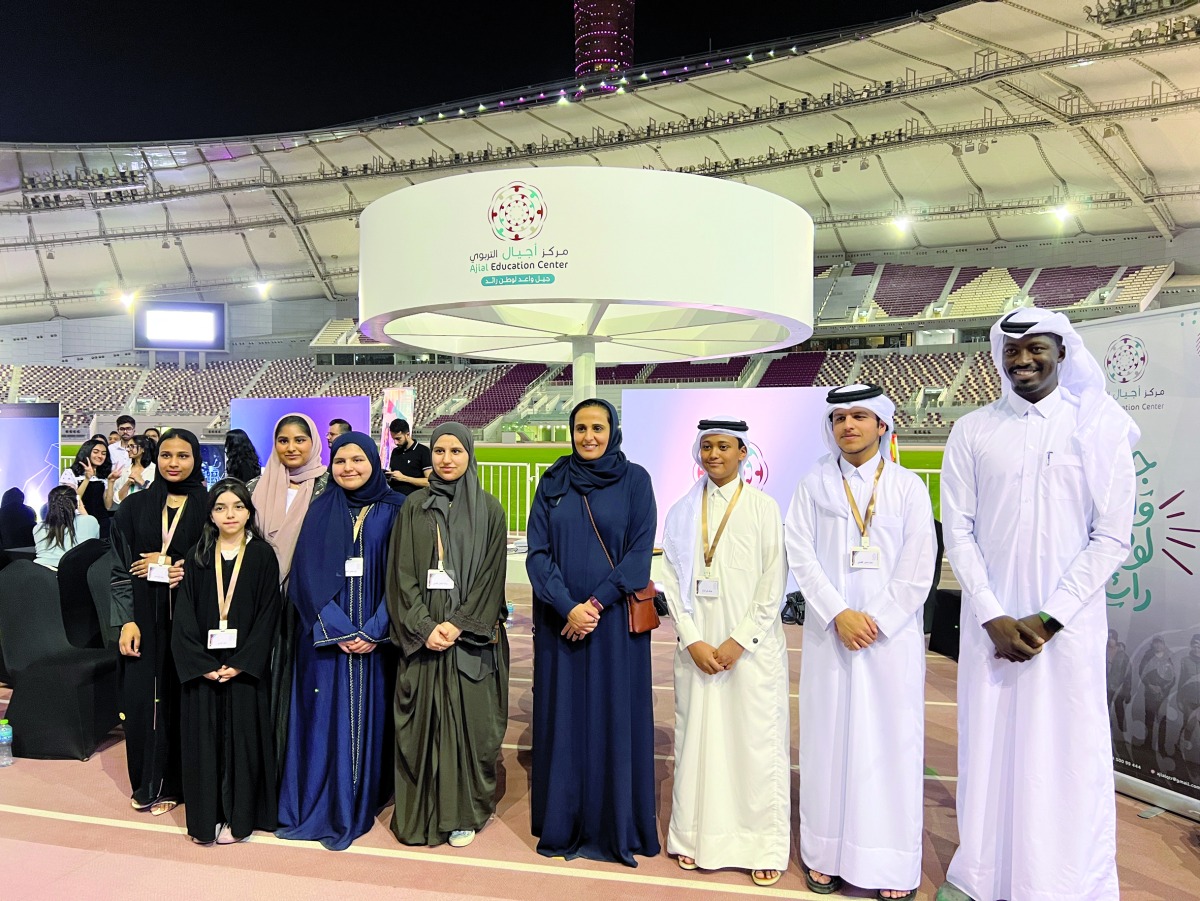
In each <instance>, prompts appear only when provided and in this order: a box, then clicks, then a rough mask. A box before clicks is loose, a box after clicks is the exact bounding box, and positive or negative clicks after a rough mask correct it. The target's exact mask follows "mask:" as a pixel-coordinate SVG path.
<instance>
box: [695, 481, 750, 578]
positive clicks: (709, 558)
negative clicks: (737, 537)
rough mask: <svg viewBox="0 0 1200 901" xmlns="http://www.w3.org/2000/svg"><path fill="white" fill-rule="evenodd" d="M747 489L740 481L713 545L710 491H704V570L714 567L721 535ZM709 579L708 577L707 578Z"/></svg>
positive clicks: (718, 527)
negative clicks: (709, 535)
mask: <svg viewBox="0 0 1200 901" xmlns="http://www.w3.org/2000/svg"><path fill="white" fill-rule="evenodd" d="M745 487H746V483H745V482H743V481H742V480H741V479H738V486H737V491H735V492H734V493H733V500H731V501H730V502H729V506H728V507H726V508H725V515H724V516H722V517H721V524H720V525H719V526H717V534H716V535H714V536H713V540H712V544H709V543H708V490H707V488H706V489H705V491H704V505H703V506H702V507H701V508H700V528H701V530H702V531H701V535H702V537H703V539H704V568H705V569H706V570H707V569H709V568H711V567H712V562H713V556H714V555H715V554H716V553H717V542H718V541H720V540H721V535H722V534H724V532H725V524H726V523H728V522H729V514H730V513H732V512H733V508H734V507H736V506H737V502H738V498H739V497H741V496H742V489H743V488H745ZM705 578H707V576H706V577H705Z"/></svg>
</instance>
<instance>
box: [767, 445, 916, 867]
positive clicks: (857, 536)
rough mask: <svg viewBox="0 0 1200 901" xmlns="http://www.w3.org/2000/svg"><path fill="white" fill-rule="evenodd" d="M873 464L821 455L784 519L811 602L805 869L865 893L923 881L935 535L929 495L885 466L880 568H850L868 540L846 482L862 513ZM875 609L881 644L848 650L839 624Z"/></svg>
mask: <svg viewBox="0 0 1200 901" xmlns="http://www.w3.org/2000/svg"><path fill="white" fill-rule="evenodd" d="M878 466H879V455H878V454H876V455H875V457H873V458H872V459H871V460H870V461H868V462H866V463H864V464H863V465H862V466H859V467H857V468H855V467H854V466H852V465H851V464H849V463H846V462H844V461H843V460H842V459H841V457H836V458H835V457H834V456H833V455H826V456H824V457H822V458H821V460H820V461H819V462H818V463H817V465H816V467H815V468H814V469H813V470H811V471H810V472H809V473H808V474H807V475H806V476H805V477H804V479H802V480H801V482H800V485H799V486H798V487H797V489H796V494H795V497H794V498H793V499H792V504H791V507H790V508H789V509H788V515H787V519H786V521H785V523H784V535H785V544H786V548H787V559H788V567H789V568H790V569H791V572H792V575H793V576H794V577H795V579H796V583H797V584H798V585H799V586H800V590H801V592H802V593H803V594H804V600H805V620H804V652H803V654H802V655H801V660H800V853H801V856H802V858H803V861H804V865H805V866H807V867H809V868H811V869H813V870H816V871H818V872H820V873H826V874H828V875H831V876H840V877H842V879H844V880H846V881H847V882H849V883H851V884H853V885H857V886H861V887H863V888H877V889H899V890H905V889H911V888H916V886H917V885H919V884H920V881H921V828H922V823H923V802H924V769H923V762H924V750H925V749H924V738H925V704H924V702H925V639H924V634H923V632H922V606H923V604H924V603H925V599H926V598H927V597H928V595H929V586H930V584H931V583H932V581H933V576H934V573H933V568H934V557H935V549H936V544H937V542H936V538H935V536H934V529H933V509H932V506H931V504H930V502H929V491H928V489H927V488H926V487H925V484H924V482H922V481H921V479H920V478H919V477H917V476H916V475H914V474H913V473H911V472H909V471H908V470H907V469H904V468H903V467H901V466H899V465H896V464H893V463H891V462H888V463H886V464H885V465H884V469H883V473H882V475H881V477H880V479H879V489H878V496H877V500H876V507H875V515H874V518H873V519H872V520H871V523H870V526H869V528H868V537H869V539H870V546H871V547H872V548H878V549H879V553H880V568H879V569H851V568H850V549H851V548H852V547H857V546H859V545H860V544H862V536H861V533H860V532H859V529H858V525H857V523H856V522H855V520H854V517H853V516H852V515H851V513H850V504H849V501H848V500H847V498H846V491H845V488H844V487H843V485H842V477H843V473H844V474H845V476H846V480H847V482H848V483H849V484H850V489H851V491H852V492H853V494H854V499H855V502H856V503H857V504H858V508H859V511H860V513H861V514H862V515H863V516H865V515H866V511H867V505H868V503H869V499H870V496H871V488H872V484H873V483H874V480H875V471H876V468H877V467H878ZM847 609H851V610H860V611H863V612H865V613H869V614H870V615H871V617H872V618H873V619H874V620H875V623H876V625H877V626H878V627H879V636H878V638H876V640H875V641H874V643H872V644H871V645H870V646H869V647H867V648H864V649H862V650H859V651H848V650H846V648H845V646H844V645H843V644H842V642H841V639H840V638H839V637H838V634H837V627H836V626H835V625H834V622H833V620H834V618H835V617H836V616H837V615H838V614H839V613H841V612H842V611H843V610H847Z"/></svg>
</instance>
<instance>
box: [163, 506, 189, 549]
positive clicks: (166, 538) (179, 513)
mask: <svg viewBox="0 0 1200 901" xmlns="http://www.w3.org/2000/svg"><path fill="white" fill-rule="evenodd" d="M187 502H188V499H187V497H186V496H185V497H184V499H183V503H182V504H180V505H179V507H178V508H177V509H176V511H175V521H174V522H173V523H171V528H170V531H168V530H167V505H166V504H165V503H164V504H163V509H162V540H163V546H162V556H164V557H165V556H166V555H167V548H168V547H169V546H170V544H171V539H173V538H174V537H175V530H176V529H178V528H179V523H180V521H181V520H182V519H183V508H184V507H186V506H187Z"/></svg>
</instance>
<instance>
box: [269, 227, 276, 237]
mask: <svg viewBox="0 0 1200 901" xmlns="http://www.w3.org/2000/svg"><path fill="white" fill-rule="evenodd" d="M267 237H268V238H274V237H275V229H271V230H270V231H269V232H267Z"/></svg>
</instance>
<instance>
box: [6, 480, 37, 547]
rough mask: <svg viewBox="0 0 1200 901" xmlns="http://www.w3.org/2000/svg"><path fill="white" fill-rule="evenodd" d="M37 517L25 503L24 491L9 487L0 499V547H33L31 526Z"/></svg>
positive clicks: (34, 523) (35, 522)
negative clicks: (0, 499) (1, 499)
mask: <svg viewBox="0 0 1200 901" xmlns="http://www.w3.org/2000/svg"><path fill="white" fill-rule="evenodd" d="M36 524H37V517H36V516H35V515H34V512H33V508H32V507H30V506H28V505H27V504H26V503H25V492H24V491H22V490H21V489H20V488H9V489H8V490H7V491H6V492H4V499H3V501H0V547H2V548H12V547H33V527H34V526H35V525H36Z"/></svg>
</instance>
